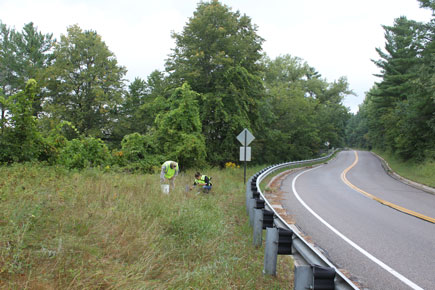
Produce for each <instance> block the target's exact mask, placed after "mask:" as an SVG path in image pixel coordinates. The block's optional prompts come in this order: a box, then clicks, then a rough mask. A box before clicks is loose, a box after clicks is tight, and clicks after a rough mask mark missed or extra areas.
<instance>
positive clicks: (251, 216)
mask: <svg viewBox="0 0 435 290" xmlns="http://www.w3.org/2000/svg"><path fill="white" fill-rule="evenodd" d="M254 209H255V198H250V199H249V224H250V225H251V227H253V226H254Z"/></svg>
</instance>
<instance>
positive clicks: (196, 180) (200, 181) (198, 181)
mask: <svg viewBox="0 0 435 290" xmlns="http://www.w3.org/2000/svg"><path fill="white" fill-rule="evenodd" d="M205 177H206V175H202V176H201V179H195V184H207V183H206V182H205ZM208 180H209V185H211V182H210V177H209V178H208Z"/></svg>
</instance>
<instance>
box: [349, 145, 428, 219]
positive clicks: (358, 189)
mask: <svg viewBox="0 0 435 290" xmlns="http://www.w3.org/2000/svg"><path fill="white" fill-rule="evenodd" d="M354 153H355V161H354V162H353V163H352V165H351V166H349V167H348V168H346V169H345V170H344V171H343V172H342V173H341V180H343V182H344V183H346V184H347V185H348V186H349V187H350V188H352V189H354V190H356V191H358V192H360V193H362V194H364V195H365V196H367V197H368V198H371V199H373V200H375V201H377V202H379V203H381V204H383V205H386V206H389V207H391V208H394V209H396V210H398V211H401V212H404V213H406V214H409V215H412V216H415V217H417V218H419V219H422V220H425V221H428V222H431V223H434V224H435V218H431V217H428V216H425V215H423V214H421V213H418V212H415V211H412V210H409V209H407V208H404V207H401V206H399V205H397V204H394V203H391V202H389V201H386V200H383V199H381V198H379V197H377V196H374V195H373V194H370V193H368V192H366V191H364V190H362V189H361V188H359V187H356V186H355V185H353V184H352V183H350V181H349V180H348V179H347V178H346V174H347V173H348V172H349V170H351V169H352V168H353V167H354V166H355V165H356V164H357V163H358V153H357V152H356V151H354Z"/></svg>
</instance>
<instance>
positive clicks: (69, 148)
mask: <svg viewBox="0 0 435 290" xmlns="http://www.w3.org/2000/svg"><path fill="white" fill-rule="evenodd" d="M109 160H110V155H109V150H108V148H107V146H106V144H105V143H104V142H103V141H102V140H101V139H96V138H93V137H87V138H84V139H73V140H71V141H67V142H66V146H65V147H64V148H62V149H61V151H60V154H59V164H61V165H64V166H66V167H67V168H70V169H73V168H76V169H83V168H87V167H96V166H104V165H106V164H108V163H109Z"/></svg>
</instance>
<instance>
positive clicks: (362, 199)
mask: <svg viewBox="0 0 435 290" xmlns="http://www.w3.org/2000/svg"><path fill="white" fill-rule="evenodd" d="M357 155H358V162H357V163H356V164H355V165H354V167H352V168H351V169H350V170H349V171H348V172H347V173H346V178H347V180H348V181H349V182H350V183H352V184H353V185H354V186H356V187H358V188H360V189H362V190H364V191H365V192H367V193H370V194H372V195H374V196H376V197H379V198H381V199H383V200H386V201H389V202H392V203H394V204H397V205H399V206H401V207H404V208H407V209H410V210H412V211H415V212H418V213H420V214H423V215H426V216H429V217H432V218H435V195H433V194H429V193H426V192H424V191H420V190H418V189H415V188H413V187H410V186H408V185H405V184H403V183H401V182H399V181H397V180H395V179H393V178H391V177H390V176H389V175H387V174H386V173H385V171H384V169H383V168H382V166H381V163H380V161H379V160H378V159H377V158H376V157H375V156H374V155H372V154H371V153H369V152H364V151H358V152H357ZM355 160H356V155H355V152H354V151H343V152H341V153H339V154H338V156H337V157H336V158H335V159H334V160H332V161H330V162H329V163H328V164H325V165H322V166H319V167H314V168H312V169H308V170H302V171H297V172H295V173H292V174H290V175H288V176H287V177H286V178H285V179H284V181H283V183H282V185H281V190H282V191H284V192H286V193H285V195H284V196H285V199H284V200H283V201H282V205H283V207H284V209H285V210H286V211H287V213H288V214H289V215H291V216H292V217H293V219H294V220H295V223H296V226H297V227H298V228H299V229H300V230H301V231H302V232H303V233H304V234H306V235H308V236H309V237H310V238H311V240H312V241H313V243H314V244H315V245H316V246H317V247H318V248H319V249H321V251H322V252H323V253H324V254H325V255H326V257H328V259H329V260H330V261H332V262H333V263H334V264H335V265H336V266H337V267H338V268H339V269H344V270H345V271H346V272H348V275H349V276H350V278H351V279H352V280H353V281H356V282H357V283H358V284H359V285H360V287H361V289H372V290H389V289H391V290H401V289H426V290H435V224H434V223H430V222H428V221H424V220H422V219H419V218H416V217H414V216H412V215H409V214H406V213H403V212H400V211H398V210H395V209H393V208H391V207H388V206H385V205H383V204H381V203H379V202H378V201H375V200H373V199H371V198H368V197H367V196H365V195H363V194H361V193H360V192H358V191H356V190H355V189H352V188H351V187H349V186H348V185H347V184H346V183H345V182H344V181H343V179H342V177H341V175H342V173H343V171H344V170H345V169H346V168H348V167H350V166H351V165H352V164H353V163H354V161H355Z"/></svg>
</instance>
